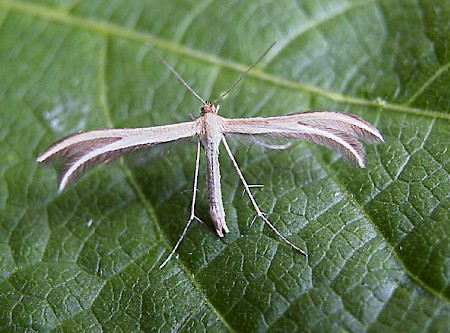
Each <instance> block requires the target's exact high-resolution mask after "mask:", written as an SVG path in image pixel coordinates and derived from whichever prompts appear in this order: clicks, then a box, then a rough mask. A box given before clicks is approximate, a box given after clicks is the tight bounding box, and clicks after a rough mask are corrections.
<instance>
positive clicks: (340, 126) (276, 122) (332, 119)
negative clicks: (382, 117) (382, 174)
mask: <svg viewBox="0 0 450 333" xmlns="http://www.w3.org/2000/svg"><path fill="white" fill-rule="evenodd" d="M223 128H224V132H225V133H237V134H250V135H263V136H269V137H283V138H296V139H303V140H308V141H311V142H314V143H317V144H320V145H323V146H326V147H328V148H330V149H332V150H335V151H337V152H339V153H340V154H341V155H343V156H344V157H345V158H346V159H347V160H348V161H350V162H353V163H356V164H358V165H359V166H360V167H364V155H365V152H364V148H363V146H362V144H361V142H360V141H359V140H364V141H367V142H370V143H379V142H382V141H383V137H382V136H381V134H380V132H379V131H378V130H377V129H376V128H375V127H373V126H372V125H371V124H369V123H368V122H366V121H364V120H363V119H361V118H359V117H357V116H355V115H351V114H347V113H340V112H333V111H310V112H306V113H298V114H293V115H287V116H279V117H268V118H239V119H225V120H224V124H223Z"/></svg>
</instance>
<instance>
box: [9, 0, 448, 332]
mask: <svg viewBox="0 0 450 333" xmlns="http://www.w3.org/2000/svg"><path fill="white" fill-rule="evenodd" d="M449 20H450V2H447V1H437V0H436V1H433V0H431V1H407V0H403V1H389V0H384V1H383V0H378V1H357V0H348V1H341V0H320V1H318V0H305V1H293V0H282V1H181V0H178V1H156V0H155V1H132V2H131V1H123V0H115V1H85V0H81V1H80V0H79V1H69V0H66V1H63V0H59V1H56V0H47V1H43V0H34V1H32V0H29V1H25V0H22V1H12V0H0V78H1V81H0V100H1V103H0V108H1V122H0V139H1V142H2V144H1V145H0V156H1V157H2V162H1V163H0V177H1V178H0V207H1V208H0V238H1V243H0V266H1V270H0V276H1V280H0V330H1V331H55V332H58V331H61V332H62V331H64V332H72V331H73V332H74V331H92V332H99V331H105V332H117V331H119V332H120V331H126V332H132V331H156V330H160V331H223V332H227V331H238V332H262V331H278V332H292V331H316V332H331V331H350V332H361V331H368V332H394V331H397V332H423V331H430V332H447V331H448V327H449V326H450V322H449V318H450V317H449V316H450V302H449V299H450V260H449V258H450V218H449V215H450V214H449V211H450V200H449V193H450V180H449V179H450V177H449V169H450V162H449V161H450V159H449V155H450V154H449V150H448V143H449V142H450V135H449V133H450V112H449V111H450V103H449V86H450V73H449V67H450V28H449V24H448V22H449ZM274 41H276V42H277V43H276V45H275V47H274V49H273V50H272V51H271V52H270V53H269V54H268V55H267V57H266V58H265V59H264V60H263V61H262V63H261V64H259V65H258V66H257V67H256V68H255V69H254V70H252V71H251V72H250V74H249V75H248V77H247V78H246V79H245V80H244V81H243V82H242V83H240V84H239V85H238V86H237V88H236V89H235V90H234V91H233V92H232V93H231V94H230V95H229V96H228V97H227V98H226V99H224V100H223V101H221V115H222V116H225V117H250V116H270V115H281V114H288V113H293V112H301V111H305V110H310V109H333V110H340V111H346V112H351V113H355V114H358V115H360V116H362V117H363V118H364V119H366V120H367V121H369V122H371V123H373V124H375V125H376V126H377V128H378V129H379V130H380V131H381V133H382V134H383V135H384V137H385V139H386V142H385V143H384V144H382V145H379V146H366V148H367V167H366V168H365V169H358V168H354V167H350V166H348V165H347V164H346V163H345V161H343V160H342V159H341V158H339V157H338V156H337V155H336V154H335V153H333V152H330V151H328V150H327V149H325V148H322V147H318V146H315V145H312V144H308V143H304V142H298V143H295V145H294V146H293V147H291V148H290V149H288V150H284V151H268V150H264V151H261V150H258V149H256V148H255V147H248V146H245V145H242V143H239V142H238V143H237V144H236V145H234V146H233V150H234V151H235V152H236V158H237V160H238V162H239V164H240V165H241V168H242V170H243V172H244V175H245V176H246V177H247V179H248V181H249V182H250V183H253V184H255V183H257V184H264V188H262V189H254V190H253V191H254V194H255V197H256V200H257V201H258V202H259V204H260V206H261V207H262V209H263V210H264V211H265V212H266V213H268V216H269V218H270V219H271V221H272V222H273V223H274V224H275V226H276V227H277V228H278V229H279V230H280V231H281V232H282V233H283V235H285V236H286V237H287V238H288V239H289V240H291V241H292V242H294V243H295V244H298V245H299V246H301V247H303V248H305V249H306V250H307V252H308V257H307V258H305V257H303V256H301V255H299V254H298V253H295V252H294V251H293V250H292V249H291V248H289V247H288V246H286V245H285V244H284V243H283V242H281V241H280V239H278V238H277V237H276V236H275V235H274V234H273V233H272V232H271V231H270V230H269V229H268V228H267V227H265V226H264V225H263V223H262V222H261V221H259V220H255V221H254V212H253V210H252V207H251V204H250V202H249V200H248V199H247V198H246V197H241V193H242V186H241V185H240V183H239V179H238V177H237V175H236V173H235V172H234V169H233V167H232V165H231V163H230V161H229V160H227V156H226V154H222V155H221V161H222V165H221V167H222V168H221V172H222V182H223V195H224V202H225V207H226V208H225V209H226V214H227V221H228V225H229V227H230V229H231V230H230V231H231V232H230V233H229V234H227V235H226V237H224V238H223V239H219V238H218V237H217V236H216V235H215V234H214V232H213V230H212V228H211V223H210V220H209V217H208V206H207V198H206V192H205V184H204V180H203V178H204V177H203V176H202V177H201V178H202V180H201V182H200V184H199V186H200V192H199V198H198V201H197V203H198V205H197V215H198V216H199V217H200V218H202V219H203V220H204V221H205V223H204V225H202V224H200V223H194V224H193V225H192V226H191V228H190V230H189V232H188V234H187V236H186V238H185V239H184V241H183V243H182V245H181V247H180V248H179V251H178V255H177V256H176V258H173V259H172V260H171V261H170V263H169V264H168V266H166V267H165V268H164V269H163V270H159V269H158V266H159V265H160V264H161V262H162V260H164V258H166V256H167V255H168V253H169V251H170V250H171V249H172V247H173V246H174V244H175V242H176V240H177V239H178V236H179V234H180V232H181V231H182V229H183V227H184V224H185V222H186V220H187V218H188V215H189V207H190V200H191V191H190V189H191V187H192V178H193V170H194V162H195V156H194V154H195V147H194V146H191V145H189V144H188V145H183V146H181V147H176V146H173V145H172V146H169V147H168V148H167V149H166V150H168V152H167V153H165V154H163V155H161V156H159V155H158V156H157V157H156V158H153V159H152V160H151V161H149V162H148V163H145V164H143V165H140V166H138V167H134V168H131V167H128V166H127V165H125V164H123V163H114V164H112V165H109V166H100V167H97V168H95V169H93V170H92V171H90V172H89V173H87V174H86V175H85V177H84V178H83V179H82V180H81V181H80V182H79V183H78V184H76V185H75V186H74V187H72V188H70V189H68V190H66V191H64V192H63V193H61V194H58V193H57V184H56V172H55V170H54V169H53V168H43V167H42V166H40V165H37V163H36V161H35V160H36V157H37V155H38V154H39V153H40V152H41V151H42V150H43V149H44V148H45V147H47V146H48V145H49V144H51V143H52V142H54V141H55V140H57V139H59V138H61V137H63V136H65V135H68V134H70V133H72V132H76V131H80V130H89V129H95V128H104V127H138V126H151V125H161V124H169V123H175V122H181V121H186V120H188V119H189V114H194V115H197V114H198V113H199V108H200V103H199V102H198V100H197V99H196V98H195V97H193V96H192V95H191V94H190V93H189V92H188V91H187V90H186V89H185V88H184V87H183V86H182V85H181V84H180V83H179V82H178V81H177V80H176V79H175V78H174V76H173V75H172V74H170V73H169V72H168V70H167V69H166V68H165V67H164V66H163V65H162V64H161V63H160V62H159V61H158V60H157V59H156V57H155V56H154V55H153V54H152V53H151V52H150V51H149V49H148V47H147V46H146V43H147V42H151V43H153V45H154V46H155V47H156V48H157V49H158V50H159V51H160V52H161V53H162V54H163V56H164V58H165V59H166V60H167V61H168V62H169V63H171V64H172V65H173V66H174V67H175V68H176V69H177V71H179V73H180V74H181V75H182V76H183V77H184V78H185V79H186V80H187V81H188V82H189V83H190V84H191V85H192V86H193V87H194V89H195V90H196V91H197V92H198V93H199V94H200V95H201V96H203V98H204V99H210V98H211V99H214V98H216V97H217V96H219V95H220V93H221V92H223V91H225V90H226V89H227V88H228V87H229V86H230V85H231V84H232V83H233V82H234V80H235V79H236V78H237V77H238V76H239V74H240V72H242V71H243V70H245V69H246V68H247V67H248V66H249V65H250V64H252V63H253V62H254V61H255V60H256V59H257V58H258V57H259V56H260V55H261V54H262V53H263V51H264V50H265V49H266V48H267V47H268V46H269V45H270V44H271V43H272V42H274ZM201 172H202V175H203V173H204V166H202V168H201Z"/></svg>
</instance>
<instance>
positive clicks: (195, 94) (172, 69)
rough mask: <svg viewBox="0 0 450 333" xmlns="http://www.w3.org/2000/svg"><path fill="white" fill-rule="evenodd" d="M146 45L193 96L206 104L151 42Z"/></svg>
mask: <svg viewBox="0 0 450 333" xmlns="http://www.w3.org/2000/svg"><path fill="white" fill-rule="evenodd" d="M147 46H148V47H149V48H150V49H151V50H152V51H153V53H154V54H155V55H156V56H157V57H158V59H159V61H161V62H162V63H163V64H164V66H166V67H167V69H168V70H169V71H171V72H172V73H173V74H174V75H175V76H176V77H177V79H178V80H179V81H180V82H181V83H182V84H183V85H184V86H185V87H186V88H187V89H188V90H189V91H190V92H191V93H192V94H193V95H194V96H195V97H197V98H198V99H199V100H200V101H201V102H202V103H203V104H206V102H205V101H204V100H203V98H201V97H200V96H199V94H197V93H196V92H195V91H194V89H192V88H191V86H190V85H189V84H187V82H186V81H184V79H183V78H182V77H181V76H180V74H178V73H177V71H176V70H175V69H174V68H173V67H172V66H171V65H170V64H169V63H168V62H166V61H165V60H164V59H163V57H162V56H161V55H160V54H159V52H158V51H156V49H155V47H154V46H153V45H152V44H150V43H147Z"/></svg>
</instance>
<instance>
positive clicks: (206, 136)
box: [37, 45, 383, 268]
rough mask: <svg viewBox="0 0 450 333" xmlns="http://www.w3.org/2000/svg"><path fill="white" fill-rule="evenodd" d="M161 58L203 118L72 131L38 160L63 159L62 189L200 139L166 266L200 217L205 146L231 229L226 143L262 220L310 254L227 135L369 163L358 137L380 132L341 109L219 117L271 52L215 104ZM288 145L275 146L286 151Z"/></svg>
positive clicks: (377, 137)
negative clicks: (314, 148)
mask: <svg viewBox="0 0 450 333" xmlns="http://www.w3.org/2000/svg"><path fill="white" fill-rule="evenodd" d="M149 46H150V48H151V49H152V50H153V51H154V52H155V54H156V56H157V57H158V58H159V60H160V61H161V62H162V63H163V64H164V65H165V66H166V67H167V68H168V69H169V70H170V71H171V72H172V73H173V74H174V75H175V76H176V77H177V78H178V80H180V82H181V83H182V84H183V85H184V86H185V87H186V88H187V89H189V91H190V92H191V93H192V94H193V95H194V96H195V97H197V98H198V99H199V100H200V101H201V102H202V107H201V112H200V117H199V118H197V119H195V120H192V121H188V122H184V123H178V124H171V125H163V126H152V127H143V128H123V129H100V130H94V131H88V132H81V133H76V134H72V135H69V136H66V137H64V138H62V139H61V140H59V141H57V142H55V143H54V144H53V145H51V146H50V147H49V148H47V149H46V150H45V151H44V152H42V154H40V155H39V157H38V158H37V161H38V162H52V161H55V160H58V159H62V160H63V162H64V164H63V166H62V167H61V169H60V170H59V172H60V178H59V191H62V190H63V189H64V188H65V187H66V186H67V185H68V184H69V183H70V181H71V180H73V179H74V178H75V176H77V175H79V174H80V173H81V172H82V171H83V170H85V169H87V168H89V167H92V166H94V165H97V164H100V163H103V162H107V161H110V160H112V159H114V158H117V157H119V156H120V155H122V154H124V153H127V152H131V151H136V150H140V149H144V148H149V147H151V146H154V145H158V144H162V143H167V142H173V141H177V140H180V139H184V138H191V137H196V138H198V142H197V156H196V162H195V172H194V182H193V192H192V193H193V195H192V204H191V213H190V217H189V220H188V222H187V224H186V226H185V227H184V229H183V232H182V233H181V235H180V237H179V239H178V241H177V243H176V244H175V246H174V248H173V250H172V251H171V253H170V254H169V256H168V257H167V258H166V260H164V262H163V263H162V264H161V266H160V268H162V267H163V266H165V265H166V264H167V262H168V261H169V260H170V258H171V257H172V256H173V254H174V253H175V251H176V250H177V248H178V246H179V245H180V243H181V241H182V239H183V237H184V236H185V234H186V232H187V230H188V228H189V226H190V224H191V223H192V221H193V220H194V219H197V220H199V219H198V218H197V217H196V216H195V202H196V194H197V181H198V172H199V164H200V153H201V148H202V147H203V149H204V151H205V155H206V185H207V190H208V201H209V209H210V215H211V219H212V222H213V224H214V227H215V229H216V233H217V235H218V236H219V237H223V235H224V233H228V232H229V229H228V227H227V224H226V221H225V212H224V206H223V202H222V190H221V184H220V169H219V146H220V144H221V143H222V144H223V145H224V148H225V151H226V152H227V154H228V156H229V157H230V159H231V162H232V163H233V166H234V168H235V170H236V172H237V174H238V176H239V178H240V180H241V182H242V184H243V186H244V190H245V192H246V193H247V195H248V197H249V198H250V201H251V203H252V205H253V207H254V209H255V212H256V215H257V216H258V217H259V218H261V219H262V220H263V221H264V222H265V223H266V224H267V225H268V226H269V228H270V229H272V230H273V231H274V232H275V234H276V235H277V236H278V237H280V238H281V239H282V240H283V241H284V242H286V243H287V244H289V246H291V247H292V248H294V249H295V250H297V251H298V252H300V253H302V254H304V255H306V253H305V252H304V251H303V250H302V249H300V248H299V247H297V246H296V245H294V244H292V243H291V242H290V241H289V240H288V239H286V238H285V237H284V236H283V235H282V234H281V233H280V232H279V231H278V230H277V229H276V228H275V226H274V225H273V224H272V223H271V222H270V221H269V220H268V218H267V217H266V216H265V214H264V213H263V212H262V211H261V209H260V208H259V206H258V204H257V203H256V201H255V199H254V197H253V195H252V193H251V191H250V187H251V186H250V185H249V184H248V183H247V181H246V180H245V178H244V176H243V174H242V172H241V170H240V169H239V166H238V164H237V162H236V159H235V158H234V156H233V154H232V152H231V150H230V147H229V146H228V143H227V140H226V136H229V135H232V134H249V135H262V136H270V137H282V138H294V139H303V140H308V141H311V142H314V143H317V144H319V145H323V146H326V147H328V148H330V149H332V150H335V151H337V152H338V153H340V154H341V155H342V156H344V157H345V158H346V159H347V160H348V161H349V162H353V163H354V164H357V165H358V166H360V167H364V155H365V153H364V148H363V146H362V144H361V142H360V141H359V140H364V141H367V142H369V143H373V144H377V143H380V142H383V137H382V136H381V134H380V132H379V131H378V130H377V129H376V128H375V127H373V126H372V125H371V124H369V123H367V122H366V121H364V120H363V119H361V118H359V117H357V116H355V115H352V114H348V113H342V112H336V111H316V110H314V111H308V112H303V113H297V114H291V115H286V116H276V117H265V118H234V119H233V118H224V117H221V116H219V115H218V112H219V105H218V104H217V102H218V101H219V100H220V99H222V98H223V97H224V96H225V95H227V94H228V93H229V92H230V91H231V90H232V89H233V88H234V87H235V86H236V85H237V84H238V83H239V81H241V80H242V79H243V78H244V76H245V75H246V74H247V73H248V72H249V71H250V70H251V69H252V68H253V67H254V66H255V65H256V64H257V63H258V62H259V61H260V60H261V59H262V58H263V57H264V56H265V55H266V54H267V52H269V50H270V49H271V47H272V46H273V45H272V46H271V47H269V48H268V49H267V50H266V52H264V54H263V55H262V56H261V57H260V58H259V59H258V60H257V61H256V62H255V64H254V65H252V66H251V67H250V68H249V69H248V70H247V71H245V72H244V73H243V74H242V75H241V76H240V77H239V78H238V80H237V81H236V82H235V83H234V84H233V85H232V86H231V88H230V89H228V90H227V91H226V92H225V93H223V94H222V95H221V96H220V97H219V98H218V99H217V100H215V101H214V102H208V101H205V100H203V99H202V98H201V97H200V96H199V95H198V94H197V93H196V92H195V91H194V90H193V89H192V88H191V87H190V86H189V85H188V84H187V83H186V81H184V79H183V78H181V76H180V75H179V74H178V73H177V72H176V71H175V69H173V68H172V66H170V65H169V64H168V63H167V62H166V61H165V60H164V59H162V57H161V56H160V55H159V54H158V53H157V52H156V50H155V49H154V48H153V46H151V45H149ZM288 146H289V145H284V146H270V145H268V147H269V148H278V149H280V148H281V149H284V148H287V147H288Z"/></svg>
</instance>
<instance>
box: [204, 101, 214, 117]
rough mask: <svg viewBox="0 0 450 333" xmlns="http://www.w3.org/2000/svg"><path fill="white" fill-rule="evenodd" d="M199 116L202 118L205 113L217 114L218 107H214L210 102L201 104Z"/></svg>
mask: <svg viewBox="0 0 450 333" xmlns="http://www.w3.org/2000/svg"><path fill="white" fill-rule="evenodd" d="M200 111H201V112H200V114H201V115H202V116H203V115H204V114H206V113H214V114H217V113H218V112H219V105H217V106H215V105H214V104H213V103H212V102H208V101H206V103H205V104H203V106H202V108H201V110H200Z"/></svg>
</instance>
